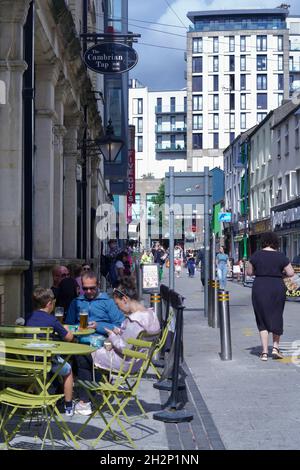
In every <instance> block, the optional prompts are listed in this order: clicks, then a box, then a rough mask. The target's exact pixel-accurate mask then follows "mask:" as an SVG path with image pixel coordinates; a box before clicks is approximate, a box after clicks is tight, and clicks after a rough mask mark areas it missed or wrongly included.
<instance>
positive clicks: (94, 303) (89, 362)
mask: <svg viewBox="0 0 300 470" xmlns="http://www.w3.org/2000/svg"><path fill="white" fill-rule="evenodd" d="M81 281H82V290H83V291H84V295H80V296H79V297H77V299H74V300H72V302H71V305H70V307H69V310H68V312H67V316H66V323H67V324H68V325H74V324H78V323H79V316H80V311H86V312H88V319H89V327H90V328H94V329H95V330H96V332H97V333H99V334H101V335H107V331H106V330H105V328H108V329H109V330H113V329H114V328H115V327H119V326H121V323H122V322H123V320H125V317H124V315H123V313H122V312H121V310H119V309H118V307H117V305H116V304H115V302H114V301H113V300H112V299H111V298H110V297H109V296H108V295H107V294H105V293H100V291H99V289H98V282H97V276H96V274H95V273H93V272H85V273H84V274H83V275H82V277H81ZM84 340H85V341H86V340H88V341H89V339H88V337H84ZM75 360H76V363H77V377H78V378H79V379H81V380H91V374H92V370H93V359H92V356H91V355H85V356H75ZM78 396H79V400H80V401H79V403H77V404H76V406H75V414H80V415H84V416H88V415H90V414H91V413H92V408H91V403H90V402H89V397H88V394H87V392H86V391H85V389H84V388H81V387H80V388H79V390H78Z"/></svg>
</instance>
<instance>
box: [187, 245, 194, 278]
mask: <svg viewBox="0 0 300 470" xmlns="http://www.w3.org/2000/svg"><path fill="white" fill-rule="evenodd" d="M187 268H188V273H189V277H194V276H195V268H196V260H195V257H194V253H193V252H192V251H190V253H189V254H188V258H187Z"/></svg>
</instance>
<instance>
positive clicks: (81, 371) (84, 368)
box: [74, 354, 101, 402]
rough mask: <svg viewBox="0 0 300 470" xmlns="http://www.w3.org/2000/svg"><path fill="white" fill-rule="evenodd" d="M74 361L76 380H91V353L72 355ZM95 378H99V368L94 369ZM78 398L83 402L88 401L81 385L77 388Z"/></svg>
mask: <svg viewBox="0 0 300 470" xmlns="http://www.w3.org/2000/svg"><path fill="white" fill-rule="evenodd" d="M74 362H75V364H74V365H75V373H76V375H77V379H78V380H88V381H92V380H93V358H92V356H91V354H88V355H86V356H74ZM95 380H96V382H99V381H100V380H101V373H100V371H99V370H95ZM78 397H79V400H82V401H84V402H88V401H90V399H89V396H88V393H87V391H86V390H85V389H84V388H83V387H79V388H78Z"/></svg>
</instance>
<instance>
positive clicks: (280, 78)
mask: <svg viewBox="0 0 300 470" xmlns="http://www.w3.org/2000/svg"><path fill="white" fill-rule="evenodd" d="M278 90H283V73H279V74H278Z"/></svg>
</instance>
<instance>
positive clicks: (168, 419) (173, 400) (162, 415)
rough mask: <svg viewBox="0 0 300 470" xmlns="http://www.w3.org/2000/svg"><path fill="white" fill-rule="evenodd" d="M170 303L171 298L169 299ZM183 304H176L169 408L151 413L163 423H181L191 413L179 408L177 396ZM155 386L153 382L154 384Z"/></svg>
mask: <svg viewBox="0 0 300 470" xmlns="http://www.w3.org/2000/svg"><path fill="white" fill-rule="evenodd" d="M170 296H171V297H173V298H175V297H176V298H177V301H178V300H179V299H180V296H179V295H178V294H176V293H175V292H174V291H171V292H170ZM171 305H172V300H171ZM183 309H184V307H183V305H182V302H178V304H177V316H176V330H175V357H174V365H173V375H172V388H171V390H172V392H171V396H170V398H169V400H168V402H170V405H169V408H168V409H166V410H163V411H160V412H159V413H154V414H153V419H155V420H157V421H163V422H165V423H182V422H186V421H191V420H192V419H193V415H192V414H191V413H188V412H187V411H186V410H185V409H183V408H179V406H178V405H179V396H178V390H179V387H180V384H179V363H180V355H181V342H182V331H183V313H182V312H183ZM154 386H155V384H154ZM155 388H157V387H155Z"/></svg>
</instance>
